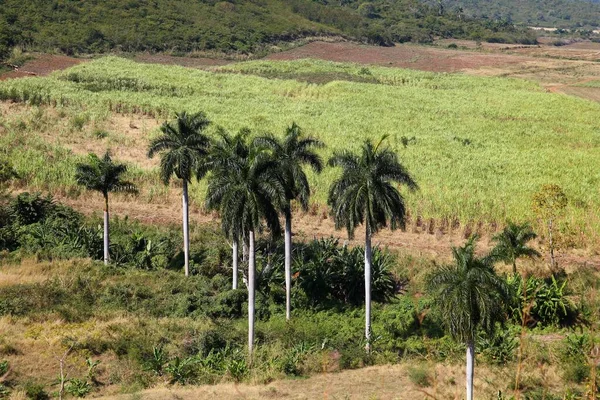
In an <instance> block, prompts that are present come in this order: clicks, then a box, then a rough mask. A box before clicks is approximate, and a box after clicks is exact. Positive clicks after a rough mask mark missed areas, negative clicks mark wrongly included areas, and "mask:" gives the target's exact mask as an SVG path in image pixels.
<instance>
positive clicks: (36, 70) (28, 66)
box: [0, 53, 86, 80]
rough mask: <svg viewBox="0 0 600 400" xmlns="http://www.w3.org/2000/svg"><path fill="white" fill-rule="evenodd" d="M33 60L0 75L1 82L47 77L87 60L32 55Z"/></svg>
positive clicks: (52, 55)
mask: <svg viewBox="0 0 600 400" xmlns="http://www.w3.org/2000/svg"><path fill="white" fill-rule="evenodd" d="M32 56H33V59H32V60H29V61H27V62H26V63H25V64H24V65H23V66H22V67H21V68H19V69H18V70H15V71H10V72H6V73H4V74H0V80H4V79H14V78H22V77H27V76H45V75H48V74H50V73H51V72H54V71H58V70H62V69H66V68H69V67H72V66H74V65H77V64H79V63H81V62H85V61H86V60H84V59H81V58H73V57H69V56H62V55H55V54H38V53H34V54H32Z"/></svg>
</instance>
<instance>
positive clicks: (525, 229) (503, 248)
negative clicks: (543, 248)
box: [491, 222, 541, 275]
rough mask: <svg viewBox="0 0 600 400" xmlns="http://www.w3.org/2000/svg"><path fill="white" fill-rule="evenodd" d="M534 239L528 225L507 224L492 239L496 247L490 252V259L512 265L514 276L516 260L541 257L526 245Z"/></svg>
mask: <svg viewBox="0 0 600 400" xmlns="http://www.w3.org/2000/svg"><path fill="white" fill-rule="evenodd" d="M536 237H537V235H536V234H535V232H534V231H533V229H531V226H530V225H529V224H527V223H525V224H521V225H519V224H515V223H513V222H509V223H508V225H506V227H504V230H503V231H502V232H500V233H499V234H497V235H495V236H494V237H493V238H492V240H493V241H495V242H496V247H494V249H493V250H492V252H491V257H493V258H494V259H495V260H499V261H504V262H505V263H506V264H512V266H513V274H514V275H516V274H517V259H518V258H520V257H530V258H533V257H540V256H541V254H540V253H539V252H538V251H537V250H535V249H533V248H531V247H529V246H527V243H528V242H529V241H531V240H533V239H535V238H536Z"/></svg>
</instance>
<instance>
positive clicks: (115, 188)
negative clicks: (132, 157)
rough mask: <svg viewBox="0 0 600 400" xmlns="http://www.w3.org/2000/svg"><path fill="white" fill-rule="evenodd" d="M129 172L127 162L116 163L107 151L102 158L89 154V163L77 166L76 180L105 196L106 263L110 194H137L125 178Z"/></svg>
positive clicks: (108, 256) (106, 257)
mask: <svg viewBox="0 0 600 400" xmlns="http://www.w3.org/2000/svg"><path fill="white" fill-rule="evenodd" d="M126 172H127V166H126V165H125V164H118V163H115V162H114V161H113V160H112V158H111V157H110V153H109V152H108V151H106V153H104V156H102V158H100V157H98V156H97V155H96V154H92V153H90V154H89V155H88V162H87V163H78V164H77V165H76V166H75V180H76V181H77V183H78V184H79V185H81V186H84V187H85V188H86V189H87V190H95V191H97V192H100V193H102V196H103V197H104V264H108V261H109V259H110V254H109V244H110V242H109V238H108V235H109V233H108V231H109V229H108V219H109V215H108V194H109V193H110V192H122V193H132V194H136V193H137V192H138V191H137V189H136V187H135V185H134V184H133V183H131V182H129V181H125V180H123V174H125V173H126Z"/></svg>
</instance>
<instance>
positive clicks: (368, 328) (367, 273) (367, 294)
mask: <svg viewBox="0 0 600 400" xmlns="http://www.w3.org/2000/svg"><path fill="white" fill-rule="evenodd" d="M365 339H366V340H367V344H366V347H365V348H366V350H367V353H368V352H370V351H371V230H370V229H369V224H367V228H366V233H365Z"/></svg>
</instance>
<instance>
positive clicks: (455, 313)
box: [426, 236, 509, 400]
mask: <svg viewBox="0 0 600 400" xmlns="http://www.w3.org/2000/svg"><path fill="white" fill-rule="evenodd" d="M476 240H477V237H476V236H473V237H471V238H470V239H469V240H468V241H467V243H466V244H465V245H464V246H463V247H454V248H453V249H452V254H453V256H454V263H453V264H451V265H446V266H442V267H440V268H439V269H437V270H436V271H434V272H433V273H431V274H430V275H429V276H428V277H427V280H426V281H427V288H428V291H429V292H430V293H431V295H432V297H433V300H434V306H435V307H436V308H437V309H438V310H439V312H440V315H441V318H442V321H443V323H444V325H445V327H446V329H447V330H448V332H449V333H450V335H451V336H452V337H453V338H454V339H455V340H458V341H460V342H462V343H464V344H465V345H466V346H467V382H466V388H467V400H472V399H473V370H474V362H475V336H476V334H477V330H478V329H482V330H483V331H484V332H485V333H487V334H488V335H492V334H493V332H494V330H495V327H496V323H497V322H503V321H504V320H505V318H506V313H505V308H506V304H508V302H509V288H508V286H507V284H506V281H505V280H504V279H502V278H501V277H499V276H498V275H496V272H495V271H494V266H493V262H492V258H490V257H485V258H482V259H479V258H477V257H476V255H475V244H476Z"/></svg>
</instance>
